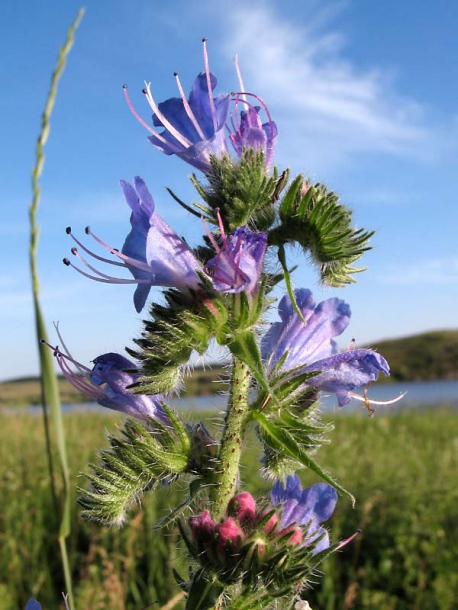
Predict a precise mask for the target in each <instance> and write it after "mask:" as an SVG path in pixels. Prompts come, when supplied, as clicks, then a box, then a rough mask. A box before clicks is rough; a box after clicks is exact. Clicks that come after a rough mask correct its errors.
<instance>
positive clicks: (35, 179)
mask: <svg viewBox="0 0 458 610" xmlns="http://www.w3.org/2000/svg"><path fill="white" fill-rule="evenodd" d="M83 14H84V9H82V8H81V9H80V10H79V11H78V14H77V16H76V18H75V20H74V22H73V23H72V25H71V26H70V28H69V29H68V32H67V38H66V41H65V43H64V45H63V46H62V47H61V49H60V51H59V55H58V59H57V64H56V67H55V69H54V72H53V74H52V77H51V86H50V90H49V94H48V97H47V100H46V105H45V109H44V111H43V114H42V117H41V131H40V135H39V136H38V140H37V144H36V162H35V166H34V167H33V169H32V202H31V204H30V207H29V220H30V248H29V260H30V275H31V281H32V294H33V306H34V313H35V327H36V334H37V344H38V353H39V361H40V372H41V397H42V401H41V402H42V409H43V419H44V424H45V436H46V451H47V457H48V467H49V476H50V481H51V490H52V495H53V502H54V506H55V510H56V515H57V518H58V520H59V521H60V526H59V533H58V540H59V546H60V550H61V559H62V570H63V575H64V580H65V587H66V590H67V594H68V603H69V606H70V608H74V605H73V592H72V579H71V570H70V566H69V559H68V553H67V546H66V538H67V537H68V536H69V534H70V531H71V526H70V487H69V474H68V464H67V454H66V446H65V430H64V426H63V421H62V411H61V404H60V396H59V389H58V384H57V376H56V374H55V372H54V366H53V356H52V354H51V351H50V350H49V348H48V347H46V346H45V345H43V344H42V343H40V340H41V339H45V340H48V337H47V333H46V327H45V322H44V318H43V314H42V310H41V307H40V300H39V291H40V284H39V276H38V266H37V249H38V237H39V229H38V225H37V212H38V205H39V201H40V194H41V189H40V177H41V174H42V172H43V165H44V161H45V154H44V147H45V144H46V141H47V139H48V137H49V131H50V118H51V114H52V111H53V108H54V103H55V100H56V95H57V86H58V83H59V79H60V77H61V76H62V73H63V71H64V68H65V64H66V60H67V56H68V53H69V52H70V49H71V47H72V45H73V41H74V36H75V30H76V28H77V27H78V25H79V23H80V21H81V19H82V17H83ZM47 407H49V415H48V411H47ZM49 417H50V418H51V422H52V425H53V429H54V431H55V438H56V445H57V454H58V458H59V465H60V470H61V476H62V482H63V492H62V496H61V498H60V502H59V498H58V495H57V491H56V485H55V467H54V464H53V458H52V451H51V435H50V422H49Z"/></svg>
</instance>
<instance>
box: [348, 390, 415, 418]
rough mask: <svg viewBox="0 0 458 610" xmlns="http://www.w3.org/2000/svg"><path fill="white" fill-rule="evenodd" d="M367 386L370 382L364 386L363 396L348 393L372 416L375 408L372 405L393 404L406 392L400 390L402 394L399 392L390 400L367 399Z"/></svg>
mask: <svg viewBox="0 0 458 610" xmlns="http://www.w3.org/2000/svg"><path fill="white" fill-rule="evenodd" d="M369 386H370V383H368V384H367V386H366V387H365V388H364V395H363V396H361V395H360V394H355V393H354V392H350V393H349V394H350V396H351V397H352V398H354V399H355V400H359V401H360V402H363V403H364V406H365V407H366V409H367V411H368V413H369V416H370V417H373V416H374V413H375V409H373V408H372V405H377V406H382V407H384V406H387V405H393V404H394V403H396V402H399V401H400V400H402V399H403V398H404V396H405V395H406V394H407V392H402V394H400V395H399V396H397V397H396V398H392V399H391V400H372V399H369V398H368V396H367V391H368V388H369Z"/></svg>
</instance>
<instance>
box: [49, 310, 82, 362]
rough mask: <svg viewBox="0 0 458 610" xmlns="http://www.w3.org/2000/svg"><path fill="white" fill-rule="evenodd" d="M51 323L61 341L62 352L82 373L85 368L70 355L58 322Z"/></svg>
mask: <svg viewBox="0 0 458 610" xmlns="http://www.w3.org/2000/svg"><path fill="white" fill-rule="evenodd" d="M53 325H54V329H55V331H56V333H57V336H58V337H59V341H60V342H61V344H62V345H63V347H64V352H63V353H64V354H65V355H66V356H68V357H69V358H70V359H71V360H72V362H73V364H74V365H75V366H76V368H77V369H78V370H79V371H80V372H81V373H84V372H85V370H87V368H86V367H85V366H84V365H82V364H80V363H79V362H78V361H77V360H75V359H74V358H73V356H72V355H71V353H70V350H69V349H68V347H67V345H66V343H65V341H64V338H63V337H62V335H61V332H60V330H59V322H53Z"/></svg>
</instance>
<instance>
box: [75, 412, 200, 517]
mask: <svg viewBox="0 0 458 610" xmlns="http://www.w3.org/2000/svg"><path fill="white" fill-rule="evenodd" d="M162 406H163V408H164V409H165V410H166V413H167V415H168V416H169V419H170V423H169V424H168V425H163V424H161V423H159V422H158V421H156V420H150V428H146V427H145V426H143V425H142V424H140V423H139V422H137V421H134V420H131V419H128V420H126V422H125V426H124V429H123V431H122V435H121V436H120V437H115V436H109V437H108V441H109V443H110V449H105V450H102V451H101V452H100V460H101V463H100V464H96V465H92V472H90V473H86V475H85V476H86V478H87V479H88V480H89V481H90V482H91V484H92V487H91V489H90V490H86V489H81V488H79V489H78V492H79V493H80V494H81V495H80V497H79V498H78V502H79V504H80V505H81V506H82V508H83V510H82V515H83V517H85V518H86V519H89V520H95V521H99V522H101V523H105V524H115V525H120V524H122V523H123V521H124V520H125V517H126V512H127V511H128V509H129V508H130V507H131V506H132V505H133V504H134V503H136V502H137V501H138V500H139V498H140V497H141V495H142V494H143V493H144V492H145V491H147V490H151V489H154V487H155V486H156V485H157V483H158V482H159V481H165V482H168V481H170V480H172V479H173V478H175V477H177V476H179V475H180V474H182V473H184V472H186V471H187V468H188V462H189V456H190V446H191V443H190V438H189V433H188V431H187V428H186V426H185V425H184V424H183V422H181V420H180V419H179V418H178V417H177V416H176V415H175V414H174V413H173V411H172V410H171V409H170V408H169V407H168V406H167V405H165V404H163V405H162Z"/></svg>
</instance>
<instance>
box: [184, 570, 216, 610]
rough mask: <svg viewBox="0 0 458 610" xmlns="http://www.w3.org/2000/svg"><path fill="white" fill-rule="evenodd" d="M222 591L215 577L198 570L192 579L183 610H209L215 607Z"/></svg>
mask: <svg viewBox="0 0 458 610" xmlns="http://www.w3.org/2000/svg"><path fill="white" fill-rule="evenodd" d="M223 591H224V585H222V584H221V583H220V582H219V581H218V578H217V577H216V575H214V574H209V573H208V572H207V571H206V570H205V569H204V568H202V569H200V570H198V571H197V572H196V573H195V574H194V577H193V579H192V582H191V586H190V588H189V593H188V598H187V600H186V609H185V610H209V609H210V608H215V605H216V603H217V601H218V599H219V597H220V595H221V593H223Z"/></svg>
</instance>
